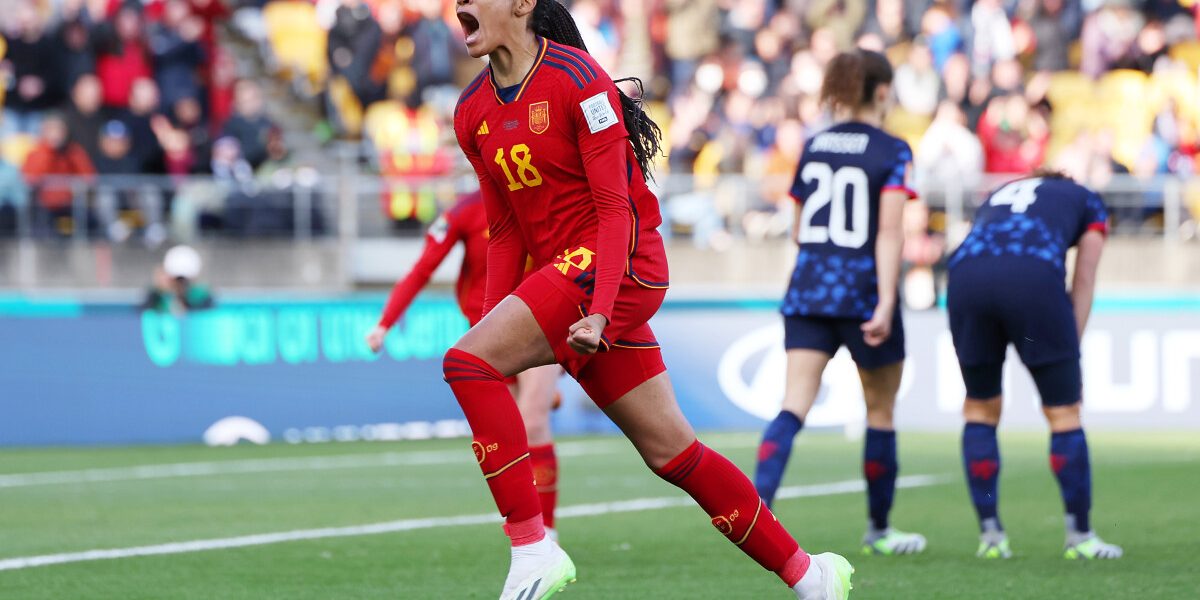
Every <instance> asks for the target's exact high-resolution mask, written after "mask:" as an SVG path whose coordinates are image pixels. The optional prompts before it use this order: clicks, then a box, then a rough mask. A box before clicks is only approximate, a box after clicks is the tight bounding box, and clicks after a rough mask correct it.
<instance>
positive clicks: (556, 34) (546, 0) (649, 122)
mask: <svg viewBox="0 0 1200 600" xmlns="http://www.w3.org/2000/svg"><path fill="white" fill-rule="evenodd" d="M529 23H530V26H531V27H532V28H533V32H534V33H536V34H538V35H540V36H542V37H544V38H546V39H548V40H551V41H553V42H557V43H559V44H562V45H564V46H571V47H572V48H578V49H580V50H583V51H584V52H587V51H588V50H587V46H586V45H585V44H584V43H583V35H581V34H580V33H579V27H578V26H577V25H575V18H574V17H572V16H571V11H570V10H567V7H566V6H563V5H562V4H561V3H559V2H558V0H537V4H536V5H535V6H534V9H533V15H532V16H531V17H530V20H529ZM616 81H617V82H623V81H629V82H632V83H633V84H634V85H636V86H637V88H638V97H639V99H637V100H635V99H633V98H630V97H629V96H627V95H626V94H625V92H622V91H621V89H620V88H617V95H618V96H619V97H620V99H621V112H622V113H623V116H624V117H625V130H626V131H628V132H629V143H630V144H631V145H632V146H633V155H634V157H635V158H637V162H638V166H640V167H641V168H642V177H644V178H646V179H651V178H652V175H651V172H650V167H651V164H650V163H651V161H652V160H654V157H655V155H657V154H658V153H659V151H660V148H661V140H662V130H661V129H659V127H658V124H657V123H655V122H654V120H653V119H651V118H650V115H648V114H646V111H645V110H644V109H643V108H642V102H641V99H640V98H641V96H642V81H641V80H640V79H638V78H636V77H626V78H625V79H618V80H616Z"/></svg>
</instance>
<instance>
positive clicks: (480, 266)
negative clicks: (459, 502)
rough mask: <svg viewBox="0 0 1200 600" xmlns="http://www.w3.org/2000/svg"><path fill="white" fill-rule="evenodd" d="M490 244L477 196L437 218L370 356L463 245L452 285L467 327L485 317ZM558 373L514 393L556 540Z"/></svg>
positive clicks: (526, 376) (524, 381) (545, 373)
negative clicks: (553, 420) (553, 428)
mask: <svg viewBox="0 0 1200 600" xmlns="http://www.w3.org/2000/svg"><path fill="white" fill-rule="evenodd" d="M487 239H488V228H487V217H486V216H485V215H484V211H483V198H482V197H481V196H480V195H479V193H473V194H467V195H465V196H463V197H462V198H461V199H459V201H458V203H457V204H455V205H454V207H453V208H451V209H450V210H449V211H447V212H445V213H444V214H442V215H441V216H440V217H438V219H437V220H436V221H434V222H433V225H430V227H429V230H428V231H427V232H426V233H425V248H424V250H422V252H421V257H420V258H418V259H417V263H416V264H415V265H413V268H412V270H411V271H409V273H408V275H406V276H405V277H404V278H403V279H401V280H400V281H397V282H396V285H395V287H393V288H392V293H391V294H390V295H389V296H388V300H387V305H386V306H384V308H383V315H381V316H380V318H379V324H378V325H376V326H375V328H374V329H372V330H371V331H370V333H368V334H367V345H368V346H370V348H371V351H372V352H379V350H380V349H381V348H383V340H384V337H385V336H386V335H387V332H388V330H389V329H391V328H392V325H395V324H396V321H399V320H400V317H401V316H402V315H403V314H404V311H406V310H408V306H409V305H410V304H412V301H413V299H414V298H416V296H417V293H418V292H420V291H421V288H423V287H425V284H427V283H429V278H430V277H432V276H433V272H434V271H436V270H437V268H438V265H440V264H442V261H443V260H445V259H446V255H448V254H450V250H451V249H453V248H454V246H455V245H456V244H458V243H459V242H462V244H463V249H464V253H463V261H462V267H461V269H460V270H459V273H458V281H457V283H456V284H455V286H454V291H455V296H456V297H457V299H458V308H459V310H461V311H462V313H463V316H465V317H466V318H467V322H468V323H470V324H471V325H475V324H476V323H478V322H479V319H480V318H481V317H482V316H483V288H484V279H485V274H486V272H487V270H486V266H485V261H486V259H487ZM559 374H561V370H560V369H559V367H558V366H557V365H550V366H545V367H538V368H535V369H530V370H528V371H524V372H522V373H521V374H520V375H517V377H516V389H515V390H514V393H513V395H514V396H515V397H516V400H517V408H518V409H519V410H520V413H521V420H522V421H523V422H524V423H525V433H526V435H527V436H528V437H529V461H530V463H531V464H532V466H533V471H534V473H537V491H538V498H539V499H540V500H541V505H542V518H543V520H544V521H545V523H546V530H547V531H548V532H549V533H550V536H551V537H552V538H553V537H556V535H557V534H556V533H555V530H554V508H555V505H556V504H557V502H558V459H557V457H556V456H555V454H554V440H553V438H552V437H551V435H550V412H551V410H553V405H554V399H555V396H556V394H557V390H556V389H555V381H556V380H557V379H558V376H559ZM511 381H512V380H511V379H510V383H511ZM510 387H511V386H510ZM556 539H557V538H556Z"/></svg>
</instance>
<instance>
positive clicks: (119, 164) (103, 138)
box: [92, 119, 141, 175]
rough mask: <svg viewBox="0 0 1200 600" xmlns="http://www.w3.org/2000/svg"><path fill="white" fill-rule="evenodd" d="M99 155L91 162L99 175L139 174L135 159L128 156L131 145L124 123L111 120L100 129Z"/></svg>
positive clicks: (127, 129) (130, 155)
mask: <svg viewBox="0 0 1200 600" xmlns="http://www.w3.org/2000/svg"><path fill="white" fill-rule="evenodd" d="M99 138H100V139H99V144H98V147H99V150H100V151H99V155H98V156H97V157H96V159H95V160H94V161H93V163H92V164H93V165H94V166H95V167H96V173H98V174H100V175H135V174H137V173H139V172H141V165H139V164H138V161H137V158H136V157H135V156H133V155H132V154H130V148H131V147H132V143H131V141H130V139H129V128H128V127H126V126H125V124H124V123H122V122H120V121H117V120H115V119H114V120H111V121H108V122H106V123H105V124H104V127H103V128H101V129H100V135H99Z"/></svg>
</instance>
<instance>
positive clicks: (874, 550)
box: [862, 527, 925, 556]
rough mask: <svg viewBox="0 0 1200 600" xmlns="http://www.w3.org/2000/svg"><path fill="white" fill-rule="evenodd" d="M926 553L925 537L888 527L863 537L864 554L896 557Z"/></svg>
mask: <svg viewBox="0 0 1200 600" xmlns="http://www.w3.org/2000/svg"><path fill="white" fill-rule="evenodd" d="M924 551H925V536H923V535H921V534H919V533H909V532H907V531H900V530H898V529H892V528H891V527H888V528H887V529H885V530H883V531H874V532H871V531H869V532H867V535H865V536H864V537H863V548H862V552H863V554H867V555H871V554H877V555H883V556H895V555H899V554H920V553H921V552H924Z"/></svg>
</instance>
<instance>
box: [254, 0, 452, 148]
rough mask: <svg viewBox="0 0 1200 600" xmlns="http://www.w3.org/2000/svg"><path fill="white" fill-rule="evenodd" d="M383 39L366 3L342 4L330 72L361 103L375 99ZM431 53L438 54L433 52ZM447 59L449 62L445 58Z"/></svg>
mask: <svg viewBox="0 0 1200 600" xmlns="http://www.w3.org/2000/svg"><path fill="white" fill-rule="evenodd" d="M443 27H444V25H443ZM382 36H383V32H382V30H381V29H380V28H379V24H378V23H377V22H376V21H375V18H374V16H372V15H371V9H370V7H368V6H367V5H366V3H365V2H363V0H342V2H341V5H340V6H338V7H337V10H336V11H335V12H334V20H333V27H332V28H331V29H330V30H329V42H328V47H327V48H326V52H327V53H328V59H329V70H330V74H331V75H332V76H333V77H341V78H344V79H345V81H346V83H348V84H349V85H350V89H351V90H352V91H353V92H354V95H355V96H357V97H358V101H359V102H360V103H364V102H370V101H371V100H373V99H374V98H372V97H371V96H372V95H373V91H374V90H373V87H374V86H372V81H371V78H370V74H371V64H372V63H373V62H374V60H375V57H376V55H377V54H378V50H379V47H380V41H381V39H382ZM422 53H423V52H417V54H422ZM430 53H431V54H438V52H436V51H434V50H433V49H432V48H431V49H430ZM443 58H444V59H445V60H447V61H448V60H449V57H447V56H445V55H443ZM234 118H236V117H234ZM264 141H265V140H264ZM247 150H249V149H248V148H247ZM247 156H250V154H247ZM254 158H255V159H257V160H251V162H252V163H254V164H255V165H257V164H258V162H261V160H262V155H261V154H255V155H254Z"/></svg>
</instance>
